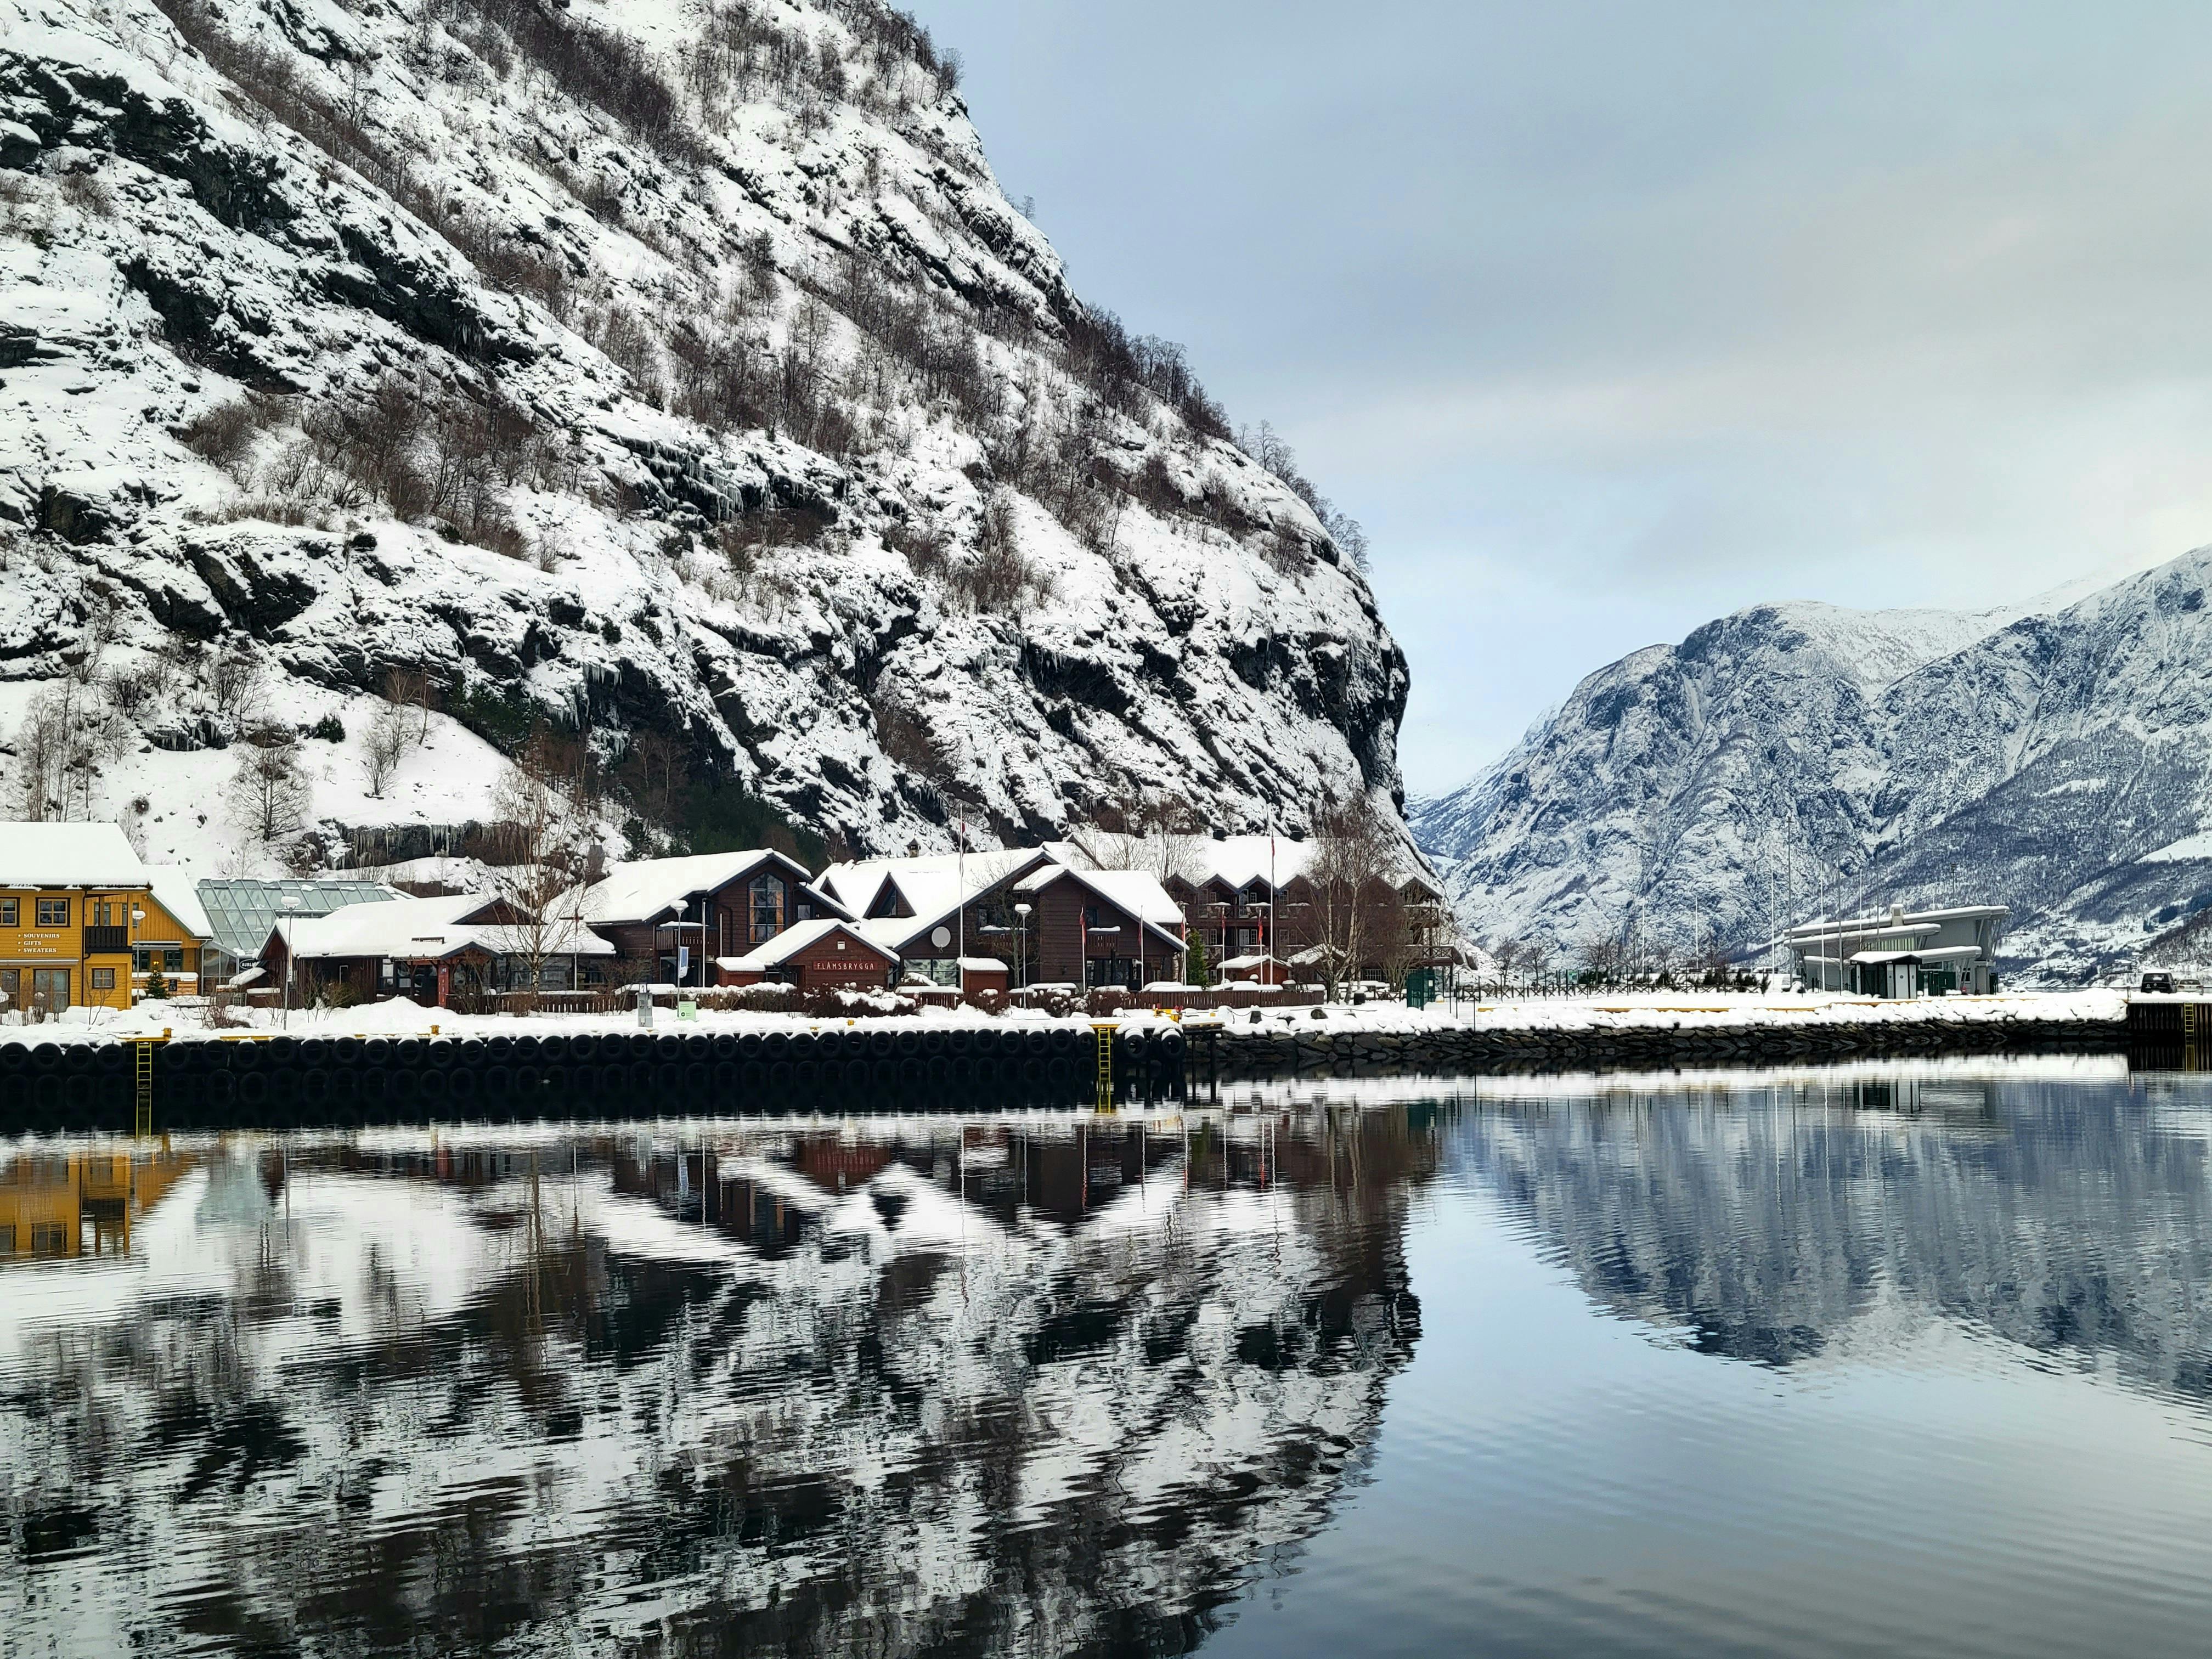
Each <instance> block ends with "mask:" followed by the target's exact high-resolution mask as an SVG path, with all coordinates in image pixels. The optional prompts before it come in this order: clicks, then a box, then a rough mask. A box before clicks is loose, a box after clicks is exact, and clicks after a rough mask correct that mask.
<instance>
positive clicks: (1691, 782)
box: [1410, 550, 2212, 980]
mask: <svg viewBox="0 0 2212 1659" xmlns="http://www.w3.org/2000/svg"><path fill="white" fill-rule="evenodd" d="M2208 584H2212V550H2199V551H2197V552H2194V553H2191V554H2188V555H2186V556H2184V557H2182V558H2179V559H2177V560H2175V561H2173V562H2172V563H2170V564H2167V565H2165V566H2162V567H2160V568H2158V569H2155V570H2152V571H2148V572H2145V573H2142V574H2138V575H2134V576H2130V577H2128V578H2126V579H2125V580H2121V581H2118V582H2116V583H2113V584H2112V585H2111V586H2106V587H2104V588H2102V589H2100V590H2099V591H2096V592H2092V593H2090V594H2089V595H2088V596H2087V597H2076V596H2075V595H2074V594H2073V593H2070V592H2060V593H2057V594H2055V595H2052V596H2049V597H2047V598H2046V599H2045V600H2043V601H2040V602H2038V603H2036V604H2034V605H2029V606H2027V607H2025V608H2023V609H2021V610H2015V611H1991V612H1986V613H1980V614H1972V615H1968V614H1955V613H1948V612H1941V611H1849V610H1844V609H1840V608H1838V607H1836V606H1832V605H1810V604H1791V605H1758V606H1754V607H1753V608H1751V609H1749V610H1747V611H1738V612H1737V613H1735V615H1733V616H1729V617H1722V618H1721V619H1720V620H1718V621H1717V622H1713V623H1707V624H1706V625H1705V627H1703V628H1700V629H1698V630H1697V631H1696V632H1695V633H1693V634H1692V635H1690V636H1689V637H1688V638H1687V639H1686V640H1684V641H1681V642H1680V644H1679V645H1673V646H1652V647H1648V648H1646V649H1644V650H1642V651H1638V652H1635V653H1632V654H1631V655H1629V656H1626V657H1624V658H1622V659H1620V661H1618V662H1616V663H1613V665H1610V666H1608V667H1606V668H1602V669H1600V670H1599V671H1597V672H1595V673H1594V674H1592V675H1590V676H1589V678H1587V679H1585V680H1583V683H1582V684H1580V685H1578V686H1577V687H1576V689H1575V691H1574V694H1573V695H1572V696H1571V697H1569V698H1568V699H1567V701H1566V702H1565V704H1564V705H1562V706H1561V707H1560V708H1559V709H1558V710H1557V711H1556V712H1554V713H1553V714H1550V715H1548V716H1547V717H1546V718H1545V719H1544V720H1541V721H1539V722H1538V723H1537V725H1536V726H1534V728H1532V729H1531V730H1530V731H1529V732H1528V734H1527V735H1526V736H1525V737H1524V738H1522V740H1521V742H1520V743H1519V744H1516V746H1515V747H1514V749H1513V750H1511V752H1510V753H1509V754H1507V755H1506V756H1505V757H1504V758H1503V759H1501V760H1500V761H1498V763H1496V764H1495V765H1493V766H1492V767H1491V768H1490V769H1488V770H1486V771H1485V772H1484V773H1483V774H1481V775H1480V776H1478V777H1477V778H1475V779H1474V781H1472V782H1470V783H1468V785H1467V786H1466V787H1463V788H1462V789H1460V790H1458V791H1456V792H1455V793H1452V794H1449V795H1446V796H1443V797H1441V798H1438V799H1433V800H1427V801H1422V802H1418V803H1416V804H1415V805H1413V808H1412V810H1411V814H1410V816H1411V817H1412V821H1413V828H1414V833H1415V836H1416V837H1417V839H1418V840H1419V842H1420V844H1421V845H1422V846H1423V848H1425V850H1427V851H1428V853H1429V854H1431V856H1432V857H1434V858H1435V859H1437V860H1438V862H1439V864H1440V866H1443V868H1444V870H1445V872H1446V875H1447V880H1448V884H1449V887H1450V888H1451V890H1452V892H1453V893H1454V895H1455V900H1456V902H1457V904H1458V907H1459V910H1460V914H1461V916H1462V921H1463V922H1464V924H1465V925H1466V927H1468V930H1469V931H1470V932H1472V933H1475V934H1477V935H1479V936H1481V937H1484V938H1489V939H1504V938H1516V937H1522V936H1524V935H1525V936H1534V937H1541V938H1543V939H1547V940H1549V941H1550V942H1551V943H1552V944H1553V945H1554V946H1556V947H1559V948H1562V949H1566V950H1571V949H1573V948H1575V947H1577V946H1578V945H1582V944H1583V943H1584V942H1586V941H1588V940H1589V939H1594V938H1597V937H1601V936H1607V935H1612V936H1619V935H1620V934H1622V933H1625V932H1626V931H1627V930H1629V929H1630V928H1633V929H1634V930H1635V932H1636V933H1638V935H1639V936H1641V937H1643V938H1644V939H1654V940H1659V941H1663V942H1665V943H1668V944H1671V945H1675V946H1676V947H1678V948H1689V947H1692V946H1693V945H1696V944H1697V943H1698V942H1699V941H1700V940H1701V939H1703V937H1704V936H1705V932H1706V930H1707V929H1708V928H1710V929H1711V930H1713V931H1715V932H1717V934H1718V936H1719V938H1720V939H1721V940H1723V942H1725V943H1726V944H1728V945H1731V946H1734V947H1735V948H1737V949H1738V950H1749V949H1751V948H1753V947H1755V946H1756V945H1758V944H1759V943H1760V942H1761V941H1763V940H1765V939H1768V938H1771V936H1772V932H1773V930H1774V929H1775V928H1776V927H1778V926H1780V925H1782V924H1784V923H1785V922H1787V921H1796V920H1804V919H1807V918H1809V917H1811V916H1813V915H1820V914H1828V915H1832V914H1834V913H1835V908H1836V907H1837V905H1838V904H1839V903H1840V904H1843V905H1846V906H1851V907H1860V906H1864V905H1867V904H1879V903H1886V902H1890V901H1893V900H1895V901H1901V902H1906V903H1908V904H1912V903H1920V902H1936V901H1944V900H1952V901H1959V902H1965V901H1968V900H1972V901H1982V900H1990V901H1995V902H2002V903H2006V904H2008V905H2010V906H2011V907H2012V908H2013V912H2014V915H2013V921H2012V924H2011V933H2010V935H2009V938H2008V944H2007V956H2008V959H2009V961H2010V963H2011V964H2012V965H2013V966H2014V968H2015V970H2025V971H2032V972H2033V973H2035V974H2037V975H2039V976H2041V977H2045V978H2049V979H2053V980H2067V979H2078V978H2081V977H2083V976H2085V975H2089V974H2092V973H2093V972H2095V971H2097V970H2099V969H2100V968H2103V967H2106V966H2107V965H2109V964H2111V963H2114V962H2116V961H2120V960H2124V958H2126V957H2128V956H2130V954H2131V953H2132V952H2133V951H2134V950H2135V949H2136V947H2138V946H2140V945H2142V943H2143V942H2144V941H2145V940H2146V939H2148V938H2150V937H2152V936H2153V935H2154V934H2155V933H2158V932H2159V931H2160V930H2162V929H2163V928H2165V927H2166V926H2168V925H2169V924H2171V923H2172V921H2174V920H2175V918H2177V917H2178V916H2180V915H2185V914H2187V913H2188V912H2189V911H2190V910H2191V908H2192V907H2196V906H2198V905H2200V904H2201V903H2202V902H2203V901H2204V900H2205V898H2206V896H2208V895H2212V837H2206V838H2204V839H2203V840H2197V841H2192V840H2191V838H2192V837H2197V836H2199V835H2200V832H2202V831H2203V830H2205V829H2207V828H2208V827H2212V788H2208V779H2207V769H2208V765H2212V613H2208V611H2206V608H2205V592H2206V588H2207V586H2208Z"/></svg>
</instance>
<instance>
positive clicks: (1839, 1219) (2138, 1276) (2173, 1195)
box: [1462, 1065, 2212, 1400]
mask: <svg viewBox="0 0 2212 1659" xmlns="http://www.w3.org/2000/svg"><path fill="white" fill-rule="evenodd" d="M2056 1069H2057V1070H2060V1071H2063V1065H2062V1066H2060V1067H2058V1068H2056ZM2087 1069H2089V1070H2091V1071H2093V1070H2095V1069H2098V1068H2096V1067H2091V1068H2087ZM2175 1086H2176V1085H2175V1084H2174V1082H2173V1081H2172V1079H2166V1080H2164V1081H2159V1080H2150V1081H2144V1080H2140V1079H2139V1080H2137V1082H2136V1084H2135V1085H2134V1086H2133V1087H2130V1086H2128V1085H2127V1084H2126V1082H2125V1081H2124V1079H2121V1080H2117V1081H2114V1082H2111V1083H2107V1084H2105V1085H2102V1086H2084V1085H2083V1083H2082V1082H2081V1080H2080V1079H2076V1078H2071V1077H2058V1076H2055V1075H2046V1076H2045V1077H2044V1078H2042V1079H2031V1080H2021V1079H2014V1080H2008V1081H2004V1082H1999V1081H1998V1080H1996V1078H1994V1077H1987V1076H1985V1077H1981V1078H1976V1077H1973V1076H1971V1075H1948V1076H1947V1075H1944V1074H1942V1073H1936V1074H1934V1075H1932V1076H1929V1077H1926V1078H1922V1077H1916V1076H1913V1075H1911V1074H1910V1073H1904V1074H1900V1075H1899V1076H1896V1077H1881V1078H1875V1079H1871V1080H1869V1079H1855V1078H1848V1077H1847V1078H1843V1079H1826V1078H1822V1077H1820V1076H1819V1075H1818V1074H1813V1075H1811V1076H1801V1077H1798V1078H1796V1079H1786V1080H1784V1081H1781V1082H1778V1083H1776V1084H1773V1085H1768V1086H1763V1087H1753V1088H1740V1087H1739V1088H1732V1089H1727V1090H1723V1089H1720V1088H1714V1089H1711V1090H1709V1091H1694V1090H1684V1089H1681V1088H1679V1087H1676V1088H1670V1089H1662V1088H1658V1087H1648V1088H1629V1089H1623V1090H1619V1091H1613V1092H1611V1093H1609V1094H1608V1095H1607V1097H1605V1098H1604V1099H1603V1101H1602V1103H1592V1102H1590V1101H1589V1100H1588V1099H1582V1100H1577V1101H1574V1102H1573V1103H1571V1105H1566V1107H1565V1109H1562V1106H1563V1101H1562V1099H1561V1094H1562V1092H1563V1091H1559V1090H1556V1089H1555V1090H1552V1091H1547V1090H1545V1089H1543V1088H1541V1086H1540V1085H1534V1084H1529V1083H1525V1082H1523V1083H1516V1084H1511V1085H1504V1086H1503V1087H1500V1086H1498V1085H1486V1087H1485V1090H1484V1098H1483V1103H1482V1104H1483V1108H1484V1109H1483V1110H1481V1111H1480V1112H1475V1113H1470V1114H1469V1115H1468V1118H1467V1121H1466V1126H1465V1129H1464V1133H1463V1139H1462V1146H1463V1148H1464V1152H1465V1157H1466V1162H1467V1165H1468V1168H1469V1170H1471V1171H1474V1172H1477V1173H1476V1178H1477V1179H1479V1180H1480V1181H1481V1182H1485V1183H1486V1184H1487V1185H1488V1186H1489V1187H1490V1188H1492V1190H1494V1191H1495V1192H1496V1193H1497V1194H1499V1195H1500V1196H1501V1197H1502V1198H1503V1199H1504V1200H1505V1201H1506V1202H1507V1203H1508V1205H1509V1206H1510V1207H1511V1208H1512V1209H1513V1210H1514V1211H1515V1212H1517V1213H1518V1214H1520V1215H1521V1216H1522V1217H1523V1218H1525V1220H1526V1222H1527V1224H1528V1226H1529V1227H1530V1228H1531V1229H1532V1230H1533V1231H1534V1233H1535V1234H1536V1235H1537V1237H1539V1238H1540V1239H1541V1241H1542V1242H1543V1244H1544V1246H1545V1248H1546V1249H1547V1253H1549V1254H1551V1255H1553V1257H1554V1258H1555V1259H1557V1260H1559V1261H1562V1262H1564V1263H1565V1265H1567V1266H1568V1267H1571V1270H1572V1271H1573V1273H1574V1274H1575V1276H1576V1279H1577V1282H1578V1283H1580V1284H1581V1285H1582V1286H1583V1289H1584V1290H1585V1291H1587V1292H1588V1293H1589V1295H1590V1296H1591V1297H1593V1298H1595V1300H1596V1301H1598V1302H1599V1303H1600V1304H1602V1305H1604V1306H1606V1307H1608V1308H1611V1309H1613V1310H1615V1311H1616V1312H1619V1313H1620V1314H1622V1315H1625V1316H1628V1317H1630V1318H1632V1319H1635V1320H1638V1321H1642V1322H1649V1323H1650V1324H1653V1325H1656V1326H1659V1327H1662V1328H1667V1329H1668V1330H1671V1331H1674V1332H1677V1333H1679V1334H1680V1337H1681V1340H1684V1341H1686V1343H1688V1344H1689V1345H1690V1346H1692V1347H1694V1348H1696V1349H1697V1350H1699V1352H1708V1353H1714V1354H1720V1355H1725V1356H1728V1357H1730V1358H1737V1359H1746V1360H1753V1361H1758V1362H1760V1363H1764V1364H1772V1365H1787V1364H1792V1363H1793V1362H1798V1361H1803V1360H1807V1359H1810V1358H1814V1357H1815V1356H1818V1355H1820V1354H1822V1353H1823V1352H1825V1351H1826V1350H1827V1349H1828V1348H1829V1347H1830V1346H1832V1345H1833V1344H1835V1343H1837V1342H1838V1341H1839V1340H1846V1339H1850V1338H1854V1337H1856V1338H1858V1339H1860V1340H1885V1339H1887V1338H1893V1337H1894V1336H1896V1335H1897V1334H1899V1333H1901V1332H1903V1331H1907V1330H1909V1329H1910V1328H1911V1322H1912V1319H1913V1318H1914V1317H1915V1316H1917V1317H1918V1318H1921V1319H1930V1318H1941V1319H1943V1320H1947V1321H1950V1322H1954V1323H1956V1324H1960V1325H1963V1326H1965V1327H1966V1328H1969V1329H1971V1330H1975V1331H1979V1332H1984V1333H1988V1334H1995V1335H1996V1336H1998V1337H2002V1338H2003V1339H2005V1340H2008V1341H2009V1342H2012V1343H2015V1344H2017V1345H2019V1346H2020V1347H2021V1349H2022V1350H2023V1352H2024V1353H2025V1354H2027V1355H2030V1356H2039V1357H2041V1358H2045V1359H2054V1358H2059V1357H2061V1356H2068V1357H2070V1358H2071V1359H2072V1360H2074V1361H2078V1362H2079V1363H2081V1364H2085V1365H2091V1366H2093V1365H2095V1364H2098V1363H2099V1362H2100V1361H2101V1360H2110V1361H2111V1362H2112V1364H2113V1365H2114V1366H2115V1367H2116V1368H2117V1369H2118V1371H2119V1372H2120V1373H2121V1375H2123V1376H2126V1377H2128V1378H2129V1379H2130V1380H2131V1381H2133V1382H2136V1383H2139V1384H2142V1385H2144V1386H2147V1387H2149V1388H2152V1389H2158V1390H2160V1391H2161V1392H2164V1393H2166V1394H2169V1395H2177V1396H2181V1397H2185V1398H2189V1399H2192V1400H2201V1399H2203V1398H2204V1397H2206V1396H2207V1395H2208V1393H2212V1187H2208V1176H2212V1120H2207V1119H2205V1118H2204V1117H2203V1116H2202V1115H2200V1113H2199V1112H2198V1111H2197V1110H2194V1109H2192V1110H2191V1111H2190V1112H2188V1113H2186V1114H2185V1115H2181V1116H2179V1117H2178V1118H2174V1117H2171V1116H2169V1115H2168V1114H2167V1112H2166V1106H2167V1103H2168V1102H2169V1101H2170V1100H2171V1099H2172V1096H2173V1091H2174V1089H2175ZM1581 1087H1582V1088H1583V1090H1584V1091H1587V1090H1588V1088H1589V1085H1588V1084H1587V1083H1584V1084H1583V1085H1581ZM2192 1098H2195V1097H2194V1096H2192ZM1900 1314H1901V1315H1903V1316H1904V1322H1903V1323H1901V1324H1900V1323H1899V1319H1898V1317H1897V1316H1899V1315H1900Z"/></svg>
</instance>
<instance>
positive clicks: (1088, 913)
mask: <svg viewBox="0 0 2212 1659" xmlns="http://www.w3.org/2000/svg"><path fill="white" fill-rule="evenodd" d="M1083 925H1084V926H1085V927H1097V925H1098V907H1097V905H1095V904H1086V905H1085V906H1084V907H1083Z"/></svg>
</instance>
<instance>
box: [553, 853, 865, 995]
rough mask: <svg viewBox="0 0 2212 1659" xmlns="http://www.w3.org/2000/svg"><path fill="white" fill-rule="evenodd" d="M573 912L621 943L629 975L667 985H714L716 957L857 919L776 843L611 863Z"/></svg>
mask: <svg viewBox="0 0 2212 1659" xmlns="http://www.w3.org/2000/svg"><path fill="white" fill-rule="evenodd" d="M557 908H561V909H562V911H563V912H564V913H565V911H566V910H567V909H568V908H569V907H568V905H567V904H566V903H565V902H564V903H563V904H562V905H561V906H560V907H557ZM574 908H575V910H576V912H577V914H579V915H580V917H581V919H582V920H583V921H584V922H585V924H586V926H588V927H591V928H592V930H593V931H594V932H595V933H599V934H600V935H601V936H602V937H604V938H605V939H607V940H608V941H609V942H610V943H611V944H612V945H613V946H614V960H615V963H616V964H617V969H618V971H619V972H620V973H621V975H623V977H624V978H626V979H630V980H653V981H657V982H659V983H660V984H664V985H673V984H684V985H708V984H712V983H713V982H714V971H715V970H714V967H713V965H712V964H713V963H716V962H719V961H721V960H723V959H724V958H730V957H744V956H745V955H746V954H748V953H749V952H750V951H753V950H754V949H755V948H756V947H757V946H759V945H765V944H767V943H768V942H769V940H771V939H775V937H776V936H777V935H778V934H780V933H783V932H784V931H785V930H786V929H787V928H789V927H796V926H798V925H799V923H800V922H805V921H822V920H834V921H851V920H852V919H853V918H852V916H851V915H850V913H849V912H848V910H847V909H846V908H845V907H844V906H843V905H842V904H840V903H838V902H836V900H835V899H833V898H831V897H829V896H828V895H826V894H824V893H823V892H822V891H821V890H818V889H817V887H816V885H815V884H814V882H813V879H812V878H811V876H810V875H809V874H808V872H807V870H806V867H805V866H804V865H802V864H800V863H799V862H798V861H797V860H794V859H790V858H787V857H786V856H785V855H784V854H781V853H778V852H775V851H773V850H772V849H770V848H752V849H750V850H749V851H745V852H738V853H702V854H696V855H695V856H692V857H689V858H674V859H634V860H629V861H628V862H626V863H623V864H617V865H612V866H609V868H608V870H607V872H606V874H605V876H604V877H603V878H600V879H599V880H598V881H596V882H594V883H592V884H591V885H590V886H588V887H586V888H585V889H584V890H583V892H582V894H581V896H580V899H579V900H578V902H577V903H576V904H575V906H574Z"/></svg>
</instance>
